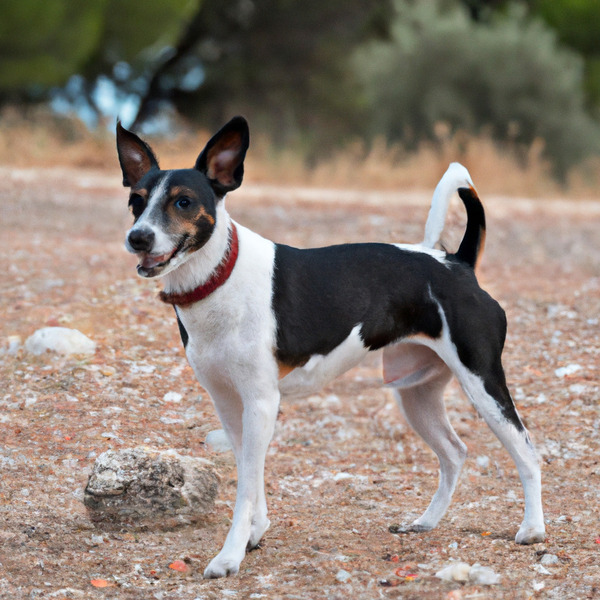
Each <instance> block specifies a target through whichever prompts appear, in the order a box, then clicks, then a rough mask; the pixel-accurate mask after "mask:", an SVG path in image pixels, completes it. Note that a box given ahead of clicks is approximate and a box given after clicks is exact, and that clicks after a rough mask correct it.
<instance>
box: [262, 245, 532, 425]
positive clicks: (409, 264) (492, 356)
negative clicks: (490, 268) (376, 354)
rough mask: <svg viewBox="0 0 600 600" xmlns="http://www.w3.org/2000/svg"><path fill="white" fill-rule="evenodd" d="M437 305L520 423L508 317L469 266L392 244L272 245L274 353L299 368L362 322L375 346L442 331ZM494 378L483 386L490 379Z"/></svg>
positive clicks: (473, 365)
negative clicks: (505, 353) (507, 350)
mask: <svg viewBox="0 0 600 600" xmlns="http://www.w3.org/2000/svg"><path fill="white" fill-rule="evenodd" d="M438 304H439V306H441V309H442V311H443V314H444V316H445V318H446V320H447V322H448V328H449V330H450V334H451V337H452V340H453V342H454V344H455V345H456V348H457V352H458V355H459V357H460V359H461V361H462V362H463V364H464V365H465V366H466V367H467V368H468V369H469V370H470V371H471V372H473V373H475V374H477V375H479V376H481V377H482V379H483V380H484V382H486V389H487V391H488V393H490V394H491V395H493V396H494V398H496V400H497V401H498V403H499V404H500V406H501V409H502V411H503V414H504V415H505V417H506V418H507V419H508V420H510V421H511V422H513V423H514V424H515V425H516V426H517V427H518V428H520V429H522V424H521V421H520V420H519V417H518V415H517V413H516V411H515V408H514V404H513V402H512V399H511V397H510V394H509V392H508V389H507V388H506V384H505V379H504V373H503V370H502V365H501V358H500V357H501V354H502V348H503V346H504V338H505V334H506V317H505V315H504V311H503V310H502V308H501V307H500V306H499V305H498V303H497V302H496V301H495V300H494V299H493V298H491V296H489V295H488V294H487V293H486V292H485V291H483V290H482V289H481V288H480V287H479V284H478V283H477V279H476V277H475V274H474V272H473V270H472V269H471V268H470V267H469V266H468V264H465V263H464V262H463V261H461V260H458V259H457V258H455V257H454V256H452V255H448V256H447V257H446V262H445V264H443V263H440V262H439V261H438V260H436V259H435V258H433V257H432V256H430V255H428V254H425V253H422V252H414V251H410V250H403V249H401V248H398V247H396V246H393V245H391V244H376V243H375V244H345V245H340V246H329V247H325V248H314V249H308V250H301V249H297V248H291V247H289V246H284V245H280V244H278V245H276V248H275V271H274V276H273V299H272V306H273V311H274V314H275V317H276V320H277V349H276V356H277V359H278V360H279V361H280V362H281V363H283V364H286V365H289V366H292V367H297V366H301V365H303V364H305V363H306V362H307V361H308V359H309V358H310V357H311V356H312V355H314V354H321V355H326V354H328V353H329V352H331V351H332V350H333V349H334V348H335V347H336V346H338V345H339V344H341V343H342V342H343V341H344V340H345V339H346V338H347V337H348V335H349V334H350V332H351V331H352V329H353V328H354V327H356V326H357V325H360V335H361V338H362V341H363V343H364V345H365V347H366V348H368V349H369V350H377V349H378V348H381V347H383V346H386V345H388V344H390V343H393V342H395V341H399V340H401V339H404V338H410V337H411V336H414V335H417V334H421V335H425V336H427V337H430V338H433V339H435V338H438V337H439V336H440V335H441V333H442V326H443V323H442V317H441V316H440V311H439V307H438ZM490 381H494V382H497V383H496V385H497V389H493V390H492V389H489V388H488V385H490V384H488V382H490Z"/></svg>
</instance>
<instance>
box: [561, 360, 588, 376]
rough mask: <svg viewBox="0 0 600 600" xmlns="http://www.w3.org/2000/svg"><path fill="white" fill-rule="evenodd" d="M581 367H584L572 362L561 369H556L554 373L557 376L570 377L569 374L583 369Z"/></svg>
mask: <svg viewBox="0 0 600 600" xmlns="http://www.w3.org/2000/svg"><path fill="white" fill-rule="evenodd" d="M581 369H583V367H582V366H581V365H577V364H574V363H572V364H570V365H567V366H566V367H560V369H556V370H555V371H554V374H555V375H556V376H557V377H568V376H569V375H573V374H574V373H577V371H581Z"/></svg>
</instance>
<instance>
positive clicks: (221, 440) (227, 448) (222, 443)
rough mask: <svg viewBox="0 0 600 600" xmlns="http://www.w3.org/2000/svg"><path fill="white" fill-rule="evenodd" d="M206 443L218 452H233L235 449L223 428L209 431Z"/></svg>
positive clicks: (210, 448)
mask: <svg viewBox="0 0 600 600" xmlns="http://www.w3.org/2000/svg"><path fill="white" fill-rule="evenodd" d="M204 443H205V444H206V445H207V446H208V448H209V450H212V451H213V452H217V453H223V452H231V451H232V450H233V446H232V445H231V442H230V441H229V437H228V436H227V434H226V433H225V431H224V430H223V429H215V430H214V431H209V432H208V434H207V435H206V439H205V440H204Z"/></svg>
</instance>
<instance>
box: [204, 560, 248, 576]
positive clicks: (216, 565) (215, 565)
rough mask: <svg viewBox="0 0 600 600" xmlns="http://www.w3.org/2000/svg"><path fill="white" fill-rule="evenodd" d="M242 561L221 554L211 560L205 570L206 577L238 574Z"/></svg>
mask: <svg viewBox="0 0 600 600" xmlns="http://www.w3.org/2000/svg"><path fill="white" fill-rule="evenodd" d="M240 562H241V561H239V560H236V559H235V558H229V557H226V556H221V555H220V554H219V555H217V556H215V558H213V559H212V560H211V561H210V563H209V565H208V567H206V569H205V570H204V579H219V578H220V577H229V576H230V575H237V573H238V571H239V570H240Z"/></svg>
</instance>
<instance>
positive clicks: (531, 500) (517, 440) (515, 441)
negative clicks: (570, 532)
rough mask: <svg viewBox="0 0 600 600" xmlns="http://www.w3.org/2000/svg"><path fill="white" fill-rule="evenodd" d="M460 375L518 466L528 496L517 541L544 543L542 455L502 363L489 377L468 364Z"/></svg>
mask: <svg viewBox="0 0 600 600" xmlns="http://www.w3.org/2000/svg"><path fill="white" fill-rule="evenodd" d="M456 375H457V376H458V379H459V381H460V383H461V385H462V387H463V390H464V391H465V393H466V394H467V396H468V397H469V399H470V400H471V402H472V403H473V405H474V406H475V408H476V409H477V411H478V412H479V414H480V415H481V416H482V417H483V418H484V419H485V421H486V423H487V424H488V426H489V427H490V429H491V430H492V431H493V432H494V434H495V435H496V437H497V438H498V439H499V440H500V442H502V445H503V446H504V447H505V448H506V450H507V451H508V453H509V454H510V456H511V457H512V459H513V461H514V463H515V465H516V467H517V471H518V473H519V478H520V479H521V484H522V486H523V493H524V496H525V515H524V517H523V522H522V523H521V526H520V528H519V531H518V532H517V535H516V537H515V541H516V542H517V544H535V543H537V542H543V541H544V539H545V526H544V514H543V509H542V483H541V473H540V466H539V462H538V457H537V453H536V451H535V448H534V447H533V444H532V443H531V440H530V439H529V434H528V432H527V430H526V429H525V427H524V425H523V423H522V422H521V419H520V418H519V415H518V413H517V409H516V407H515V405H514V402H513V400H512V397H511V395H510V392H509V391H508V388H507V387H506V383H505V380H504V372H503V370H502V366H501V365H498V367H497V368H496V369H493V370H492V369H490V371H489V374H488V375H487V377H480V376H477V375H474V374H473V373H471V372H469V371H468V369H466V368H464V367H463V368H461V369H460V372H457V373H456ZM484 382H485V383H484Z"/></svg>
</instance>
